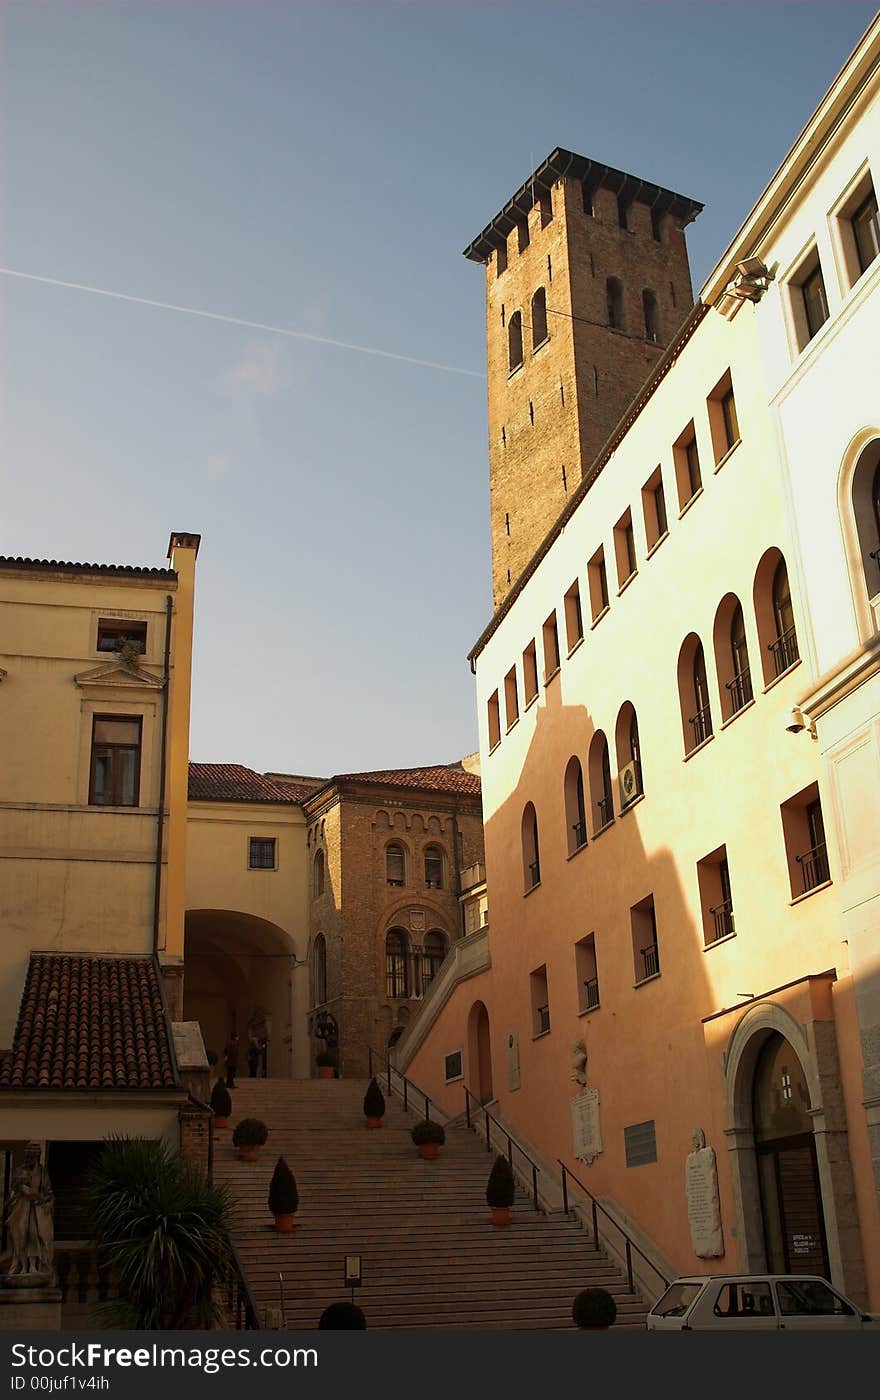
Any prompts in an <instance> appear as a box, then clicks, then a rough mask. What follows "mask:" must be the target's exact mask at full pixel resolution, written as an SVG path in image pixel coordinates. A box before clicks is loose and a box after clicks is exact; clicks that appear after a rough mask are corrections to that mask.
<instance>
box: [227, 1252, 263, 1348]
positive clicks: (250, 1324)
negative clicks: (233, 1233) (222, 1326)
mask: <svg viewBox="0 0 880 1400" xmlns="http://www.w3.org/2000/svg"><path fill="white" fill-rule="evenodd" d="M226 1306H227V1309H228V1311H229V1314H230V1317H233V1318H234V1327H235V1331H236V1332H259V1331H260V1330H261V1329H262V1326H263V1320H262V1318H261V1317H260V1310H259V1308H258V1307H257V1302H256V1299H255V1298H254V1295H253V1293H252V1292H251V1287H250V1284H249V1283H248V1281H247V1277H246V1275H245V1272H244V1269H243V1268H242V1266H241V1259H240V1257H239V1253H238V1250H237V1249H236V1247H235V1244H234V1243H233V1241H232V1240H231V1239H230V1241H229V1270H228V1272H227V1275H226ZM233 1310H234V1311H233Z"/></svg>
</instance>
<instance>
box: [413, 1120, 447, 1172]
mask: <svg viewBox="0 0 880 1400" xmlns="http://www.w3.org/2000/svg"><path fill="white" fill-rule="evenodd" d="M410 1136H411V1137H412V1140H413V1142H414V1143H415V1145H416V1147H417V1148H418V1149H419V1156H420V1157H424V1159H425V1161H426V1162H433V1161H434V1160H435V1159H436V1158H437V1157H439V1156H440V1148H441V1147H442V1146H443V1144H444V1142H445V1141H446V1133H445V1132H444V1130H443V1125H442V1123H434V1122H433V1121H432V1120H431V1119H430V1118H423V1119H422V1120H421V1121H420V1122H418V1123H416V1125H415V1126H414V1128H413V1130H412V1133H411V1134H410Z"/></svg>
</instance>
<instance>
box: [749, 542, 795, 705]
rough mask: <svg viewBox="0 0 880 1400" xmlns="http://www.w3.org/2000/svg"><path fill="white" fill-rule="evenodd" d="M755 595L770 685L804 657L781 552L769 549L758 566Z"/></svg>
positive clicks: (762, 654) (765, 672)
mask: <svg viewBox="0 0 880 1400" xmlns="http://www.w3.org/2000/svg"><path fill="white" fill-rule="evenodd" d="M754 592H755V618H756V620H757V623H758V637H759V639H760V642H761V659H762V661H763V666H764V682H765V684H767V685H769V683H770V682H771V681H773V680H775V679H776V677H777V676H781V675H783V674H784V672H785V671H787V670H788V668H789V667H790V666H793V665H794V664H795V662H796V661H798V660H799V658H800V652H799V650H798V639H797V631H796V629H795V622H794V608H793V607H792V601H791V589H790V588H789V583H788V570H787V568H786V567H785V560H784V558H783V557H782V554H781V553H780V551H779V550H778V549H768V550H767V553H766V554H765V555H764V557H763V558H762V560H761V562H760V564H759V565H758V568H757V571H756V573H755V590H754Z"/></svg>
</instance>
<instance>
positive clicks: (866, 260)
mask: <svg viewBox="0 0 880 1400" xmlns="http://www.w3.org/2000/svg"><path fill="white" fill-rule="evenodd" d="M852 230H853V239H854V242H855V246H856V258H857V261H858V267H859V275H860V276H861V274H862V273H863V272H867V270H868V268H869V267H870V266H871V263H872V262H873V261H874V259H875V258H876V257H877V255H878V253H880V223H878V217H877V196H876V194H875V193H874V187H873V185H872V186H871V189H870V190H869V191H868V193H867V195H866V196H865V198H864V199H863V200H862V202H861V204H860V205H859V207H858V208H857V209H856V210H854V211H853V216H852Z"/></svg>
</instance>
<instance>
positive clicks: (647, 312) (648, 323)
mask: <svg viewBox="0 0 880 1400" xmlns="http://www.w3.org/2000/svg"><path fill="white" fill-rule="evenodd" d="M642 313H643V315H644V317H645V339H646V340H650V341H651V342H652V343H653V344H654V345H656V344H657V341H658V340H659V334H658V329H657V298H656V296H655V295H654V293H653V292H652V291H651V289H650V287H646V288H645V290H644V291H643V292H642Z"/></svg>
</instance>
